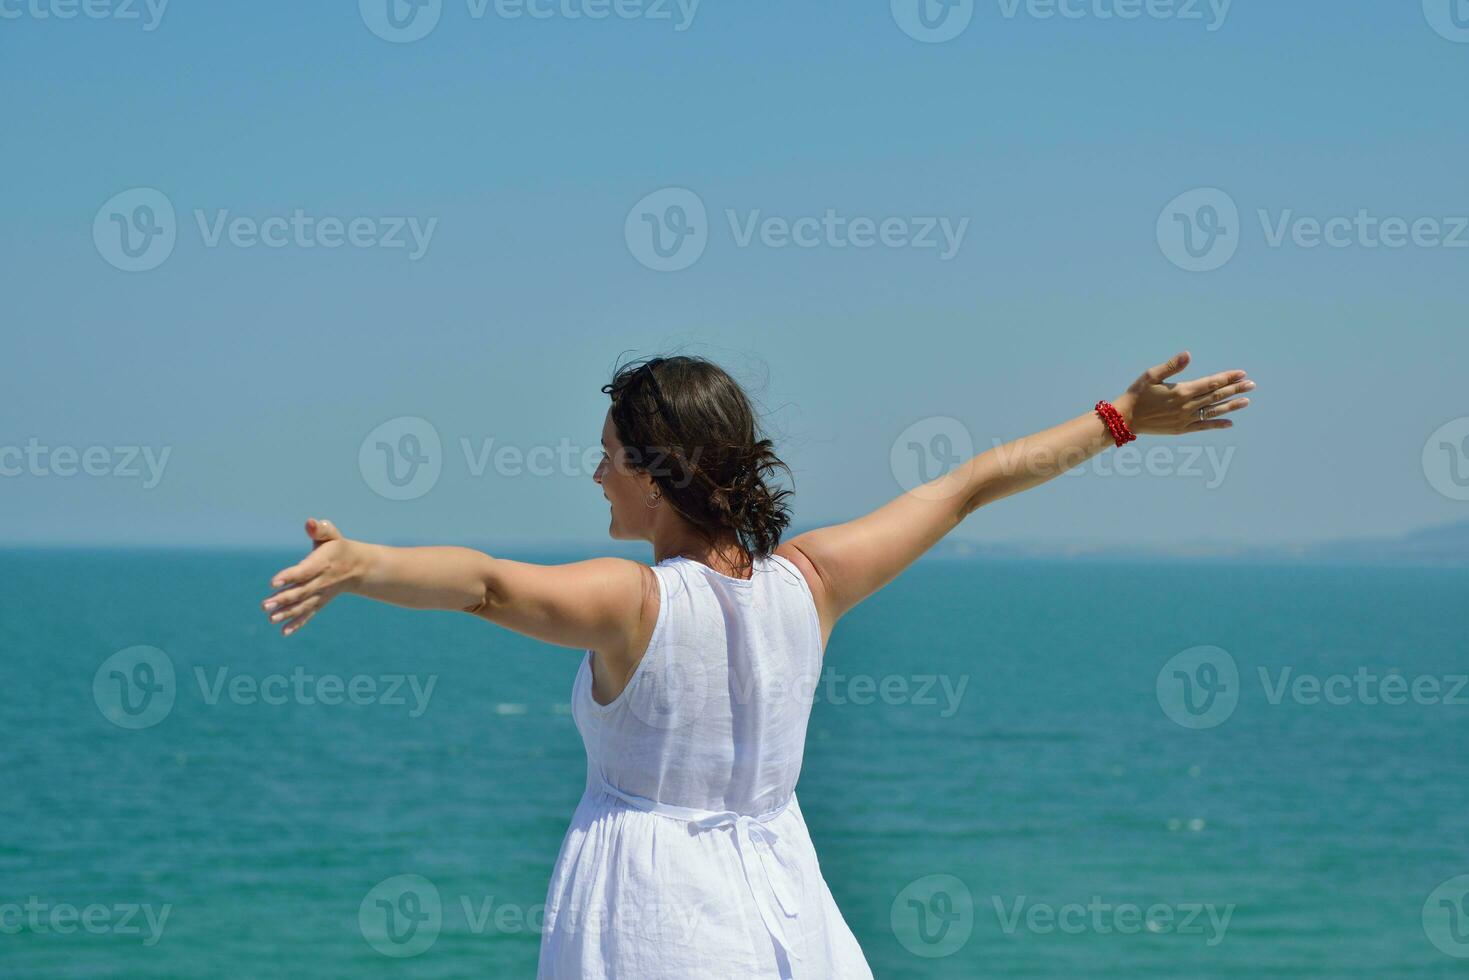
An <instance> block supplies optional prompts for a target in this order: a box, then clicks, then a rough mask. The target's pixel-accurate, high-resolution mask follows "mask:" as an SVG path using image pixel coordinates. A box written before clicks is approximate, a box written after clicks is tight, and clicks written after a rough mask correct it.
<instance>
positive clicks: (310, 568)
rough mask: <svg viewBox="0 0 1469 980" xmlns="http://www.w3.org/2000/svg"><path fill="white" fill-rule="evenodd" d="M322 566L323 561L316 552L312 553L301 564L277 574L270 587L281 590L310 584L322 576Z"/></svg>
mask: <svg viewBox="0 0 1469 980" xmlns="http://www.w3.org/2000/svg"><path fill="white" fill-rule="evenodd" d="M322 566H323V562H322V560H321V559H320V558H318V557H317V556H316V553H315V552H312V553H311V554H309V555H307V556H306V557H305V558H303V559H302V560H301V561H300V562H299V563H297V564H295V565H292V566H291V567H290V568H283V569H281V570H280V571H278V572H276V573H275V576H274V577H273V578H272V579H271V580H270V587H271V588H272V589H279V588H283V587H286V586H291V585H301V584H302V583H305V582H309V581H311V580H312V579H314V578H316V576H318V575H320V574H321V569H322Z"/></svg>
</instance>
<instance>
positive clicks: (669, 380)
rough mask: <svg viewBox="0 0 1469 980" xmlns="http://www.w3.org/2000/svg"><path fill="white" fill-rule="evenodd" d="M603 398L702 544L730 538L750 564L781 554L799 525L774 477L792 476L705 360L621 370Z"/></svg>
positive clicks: (656, 361)
mask: <svg viewBox="0 0 1469 980" xmlns="http://www.w3.org/2000/svg"><path fill="white" fill-rule="evenodd" d="M602 391H603V392H604V393H605V394H608V395H610V396H611V397H612V423H613V425H615V426H616V427H617V438H618V439H619V440H621V442H622V445H623V447H624V449H625V451H626V452H627V454H628V459H629V460H630V462H631V463H632V465H633V466H635V467H636V468H637V469H640V470H643V471H646V472H647V473H648V474H649V475H650V476H652V478H653V481H654V482H655V483H656V484H657V485H658V486H659V488H660V489H661V490H662V491H663V495H664V497H665V498H666V499H667V500H668V502H669V504H670V505H671V506H672V507H673V509H674V510H675V511H676V512H677V513H678V514H679V515H680V516H682V517H683V518H684V519H685V520H687V521H688V522H689V523H690V524H692V525H693V526H694V528H695V530H696V531H697V532H698V533H699V535H700V536H701V537H703V538H704V539H705V540H707V541H709V542H710V543H711V544H713V543H715V539H716V538H718V537H719V536H721V535H728V534H731V533H732V534H733V535H734V536H735V538H736V540H738V542H739V544H740V547H741V548H743V549H744V551H745V553H746V555H747V556H748V558H749V560H750V561H751V562H753V561H754V560H755V559H757V558H764V557H766V556H768V555H769V554H770V553H771V552H772V551H774V550H775V548H776V546H777V545H779V544H780V536H781V533H782V532H784V531H785V529H786V528H787V527H789V526H790V523H791V515H790V511H789V509H788V508H787V507H786V504H785V499H786V498H787V497H789V496H790V494H791V491H790V490H787V489H784V488H780V487H773V486H772V485H771V484H770V483H769V482H768V478H769V477H771V476H773V475H774V474H775V472H776V471H777V470H785V472H786V475H787V476H790V468H789V467H788V466H786V464H785V463H784V462H782V461H781V459H780V458H779V457H778V456H776V455H775V451H774V445H775V444H774V443H772V442H771V441H770V440H769V439H766V438H763V437H762V434H761V433H760V431H759V429H758V427H757V425H756V422H755V413H754V411H753V409H752V408H751V405H750V399H749V397H748V396H747V395H746V394H745V391H744V389H743V388H741V387H740V385H739V383H738V382H737V381H735V380H734V378H732V377H730V376H729V374H728V373H727V372H726V371H725V370H724V369H723V368H721V367H720V366H719V365H717V364H715V363H713V362H712V361H708V360H705V359H704V358H701V357H687V356H682V355H680V356H676V357H653V358H648V359H645V360H641V361H633V362H631V363H628V364H625V365H623V366H622V367H620V368H618V369H617V370H616V371H615V372H614V374H613V378H612V381H611V382H610V383H609V384H606V385H604V386H603V387H602Z"/></svg>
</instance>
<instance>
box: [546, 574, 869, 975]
mask: <svg viewBox="0 0 1469 980" xmlns="http://www.w3.org/2000/svg"><path fill="white" fill-rule="evenodd" d="M653 573H654V575H656V576H657V579H658V588H659V597H660V598H659V603H658V619H657V622H656V625H655V626H654V628H653V635H652V639H651V640H650V641H649V644H648V650H647V652H646V653H645V654H644V655H643V659H642V661H641V662H640V663H639V664H638V667H637V670H636V671H635V672H634V673H633V676H632V679H631V680H630V681H629V682H628V685H627V688H626V690H624V691H623V692H622V694H621V695H619V696H618V698H617V699H616V700H615V701H613V702H612V703H611V704H610V705H606V706H603V705H599V704H597V703H596V702H595V701H594V700H593V699H592V674H591V655H590V653H589V654H588V655H587V656H586V657H584V658H583V660H582V664H581V668H580V670H578V672H577V675H576V681H575V683H574V684H573V686H572V698H571V704H572V716H573V717H574V719H575V720H576V726H577V728H578V729H579V730H580V732H581V736H582V742H583V743H584V744H585V746H586V751H587V788H586V792H585V794H584V795H583V796H582V799H581V802H580V804H578V806H577V808H576V812H575V814H574V815H573V816H572V819H571V827H570V828H569V829H568V830H567V833H566V838H565V840H564V841H563V842H562V844H561V852H560V854H559V855H558V856H557V859H556V867H555V870H554V871H553V872H552V874H551V884H550V888H549V889H548V891H547V894H546V910H545V930H544V932H543V933H542V936H541V956H540V971H539V974H538V976H540V977H542V978H558V980H559V978H577V980H580V978H584V977H612V978H627V980H657V978H664V977H666V978H670V980H671V978H677V980H699V978H705V977H719V978H723V977H738V978H741V980H746V978H763V977H788V978H793V980H795V978H807V977H809V978H813V980H846V978H851V977H856V978H870V977H871V976H872V971H871V970H870V969H869V968H868V966H867V961H866V960H865V959H864V957H863V955H862V950H861V948H860V947H859V946H858V945H857V940H856V938H855V937H854V936H853V935H852V931H851V929H849V928H848V927H847V924H846V922H845V921H844V920H843V919H842V915H841V913H840V912H839V911H838V910H837V906H836V903H835V901H833V900H832V896H831V892H830V891H829V890H828V889H827V887H826V882H825V880H823V878H822V876H821V868H820V866H819V865H818V864H817V861H816V850H815V848H814V847H813V846H812V844H811V837H810V834H809V833H808V832H807V830H806V821H805V819H804V818H803V817H802V816H801V808H800V806H799V805H798V804H797V802H796V796H795V789H796V779H797V777H799V776H800V773H801V758H802V754H803V751H804V748H805V741H806V720H807V717H808V716H809V714H810V711H811V703H812V697H813V693H814V691H815V690H816V685H817V681H818V678H819V676H820V672H821V628H820V625H819V621H818V619H817V614H816V607H815V605H814V603H813V601H812V598H811V592H810V588H809V587H808V586H807V584H806V580H805V578H804V577H803V576H802V575H801V573H800V571H799V570H798V569H797V568H796V567H795V566H794V565H792V564H791V563H790V562H789V561H787V560H785V559H784V558H781V557H778V556H775V555H772V556H770V557H768V558H765V559H762V560H760V561H757V562H756V563H755V567H754V573H753V575H752V576H751V578H749V579H736V578H731V577H729V576H726V575H721V574H720V573H718V572H716V571H714V570H713V569H711V568H709V567H707V566H705V565H703V564H701V563H699V562H696V561H694V560H692V559H689V558H684V557H676V558H669V559H666V560H664V561H661V562H659V563H658V564H657V565H655V566H654V567H653Z"/></svg>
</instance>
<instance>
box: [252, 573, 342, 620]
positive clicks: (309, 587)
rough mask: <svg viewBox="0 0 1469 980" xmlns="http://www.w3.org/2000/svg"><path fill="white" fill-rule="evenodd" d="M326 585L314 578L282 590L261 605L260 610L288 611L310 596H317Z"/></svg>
mask: <svg viewBox="0 0 1469 980" xmlns="http://www.w3.org/2000/svg"><path fill="white" fill-rule="evenodd" d="M325 584H326V583H325V582H323V581H321V580H320V579H319V578H313V579H310V580H309V581H306V582H303V583H302V584H300V585H294V586H291V587H290V588H285V589H282V590H281V591H279V592H277V593H276V594H275V595H273V596H271V597H270V598H268V599H266V600H265V601H264V602H262V603H261V604H260V608H262V609H264V610H265V611H266V612H274V611H275V610H277V609H287V608H289V607H291V606H294V605H295V604H296V603H298V602H300V601H302V600H303V599H305V598H306V597H308V596H313V595H316V594H317V593H318V592H320V591H321V588H322V586H324V585H325Z"/></svg>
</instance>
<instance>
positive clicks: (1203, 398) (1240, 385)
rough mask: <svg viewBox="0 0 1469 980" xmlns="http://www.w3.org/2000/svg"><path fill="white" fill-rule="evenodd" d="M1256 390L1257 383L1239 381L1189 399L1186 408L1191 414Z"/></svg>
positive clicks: (1246, 380) (1247, 380)
mask: <svg viewBox="0 0 1469 980" xmlns="http://www.w3.org/2000/svg"><path fill="white" fill-rule="evenodd" d="M1254 390H1255V382H1253V381H1250V380H1249V379H1245V380H1244V381H1239V382H1236V383H1234V384H1227V385H1225V386H1224V387H1222V388H1215V389H1214V390H1213V391H1206V392H1204V393H1203V394H1202V395H1200V396H1198V397H1196V398H1191V399H1189V400H1188V402H1187V403H1185V405H1184V407H1185V408H1187V409H1188V410H1189V411H1191V412H1192V411H1197V410H1199V409H1200V408H1203V407H1204V406H1206V405H1212V404H1214V403H1215V402H1221V401H1224V399H1226V398H1232V397H1234V396H1235V395H1240V394H1243V393H1245V392H1247V391H1254Z"/></svg>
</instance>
